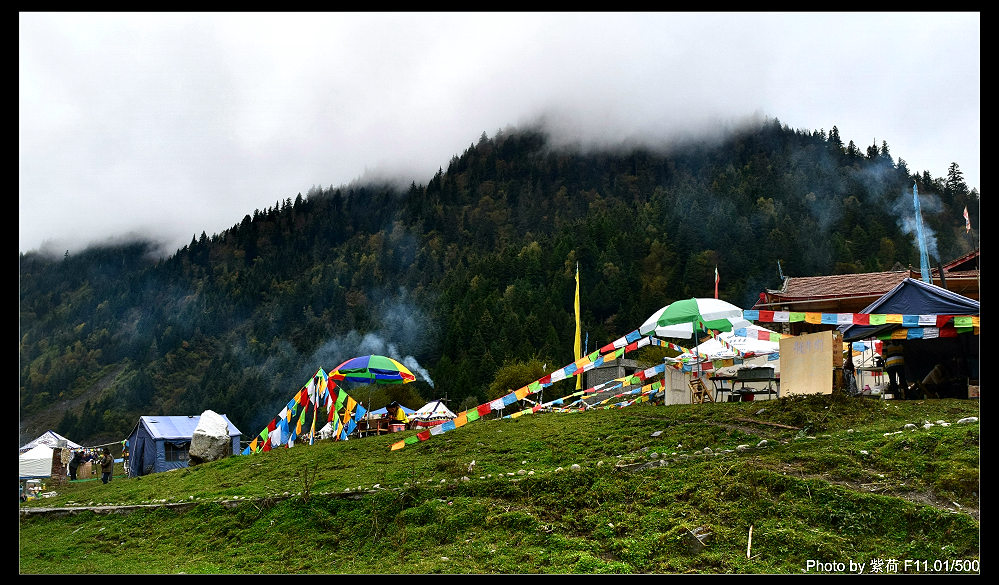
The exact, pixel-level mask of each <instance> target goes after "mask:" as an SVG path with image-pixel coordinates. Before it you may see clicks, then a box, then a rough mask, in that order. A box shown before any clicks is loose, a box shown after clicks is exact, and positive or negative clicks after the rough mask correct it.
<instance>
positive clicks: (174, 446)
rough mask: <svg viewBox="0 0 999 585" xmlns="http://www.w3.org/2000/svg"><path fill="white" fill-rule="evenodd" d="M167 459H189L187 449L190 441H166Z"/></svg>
mask: <svg viewBox="0 0 999 585" xmlns="http://www.w3.org/2000/svg"><path fill="white" fill-rule="evenodd" d="M164 446H165V447H166V460H167V461H187V450H188V449H189V448H190V447H191V444H190V443H165V444H164Z"/></svg>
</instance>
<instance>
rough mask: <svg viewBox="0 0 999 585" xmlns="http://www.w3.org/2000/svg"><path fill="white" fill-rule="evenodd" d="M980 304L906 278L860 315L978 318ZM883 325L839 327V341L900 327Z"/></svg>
mask: <svg viewBox="0 0 999 585" xmlns="http://www.w3.org/2000/svg"><path fill="white" fill-rule="evenodd" d="M979 307H980V304H979V302H978V301H976V300H974V299H969V298H968V297H966V296H962V295H959V294H957V293H955V292H951V291H949V290H947V289H945V288H942V287H939V286H937V285H935V284H927V283H925V282H923V281H921V280H916V279H914V278H906V279H905V280H903V281H902V282H900V283H898V285H897V286H895V288H893V289H891V290H890V291H888V292H886V293H885V294H884V295H882V296H881V298H879V299H878V300H876V301H874V302H873V303H871V304H870V305H868V306H867V308H865V309H864V310H862V311H860V312H861V313H868V314H900V315H978V314H979V312H980V308H979ZM901 326H902V325H899V324H897V323H892V324H886V325H843V326H841V327H839V328H838V329H839V330H840V331H842V332H843V341H856V340H858V339H867V338H870V337H876V336H877V335H880V334H884V333H887V332H890V331H892V330H893V329H895V328H897V327H901Z"/></svg>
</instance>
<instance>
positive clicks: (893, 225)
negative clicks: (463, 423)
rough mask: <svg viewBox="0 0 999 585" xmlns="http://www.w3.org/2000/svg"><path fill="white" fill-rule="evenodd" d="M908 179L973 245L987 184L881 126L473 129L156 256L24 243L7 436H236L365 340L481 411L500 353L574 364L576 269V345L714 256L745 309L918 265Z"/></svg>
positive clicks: (676, 289) (371, 349)
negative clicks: (146, 430) (619, 139)
mask: <svg viewBox="0 0 999 585" xmlns="http://www.w3.org/2000/svg"><path fill="white" fill-rule="evenodd" d="M431 172H432V171H431ZM428 174H430V173H428ZM914 184H915V185H916V186H917V187H918V190H919V194H920V198H921V205H922V214H923V223H924V228H925V229H926V231H927V233H928V235H929V236H930V243H931V249H930V255H931V261H933V262H934V264H935V263H936V262H937V261H941V262H946V261H948V260H950V259H953V258H956V257H958V256H960V255H961V254H963V253H965V252H966V251H968V250H970V249H971V248H972V247H973V245H974V244H973V243H972V242H973V241H977V236H978V234H977V230H974V231H973V232H972V234H971V235H970V236H969V235H968V234H966V233H965V224H964V218H963V217H962V213H963V210H964V208H965V206H967V208H968V211H969V213H970V214H971V224H972V225H973V226H978V225H979V223H978V214H979V194H978V192H977V190H970V191H969V189H968V186H967V185H966V184H965V182H964V180H963V177H962V175H961V171H960V168H959V166H958V165H957V164H956V163H954V164H951V166H950V169H949V172H948V174H947V176H946V177H942V178H937V177H932V176H930V174H929V173H928V172H922V173H919V172H916V171H914V170H910V169H909V168H907V166H906V164H905V162H904V160H902V159H901V158H895V157H894V156H893V155H892V154H891V153H890V152H889V146H888V144H887V142H881V143H880V144H877V143H874V144H872V145H871V146H868V147H866V149H864V148H862V147H858V146H857V145H855V144H854V142H853V141H852V140H851V141H848V142H847V143H846V144H844V143H843V141H842V139H841V138H840V136H839V131H838V130H837V129H836V127H835V126H834V127H833V128H832V130H830V131H828V132H826V131H824V130H817V131H803V130H796V129H791V128H788V127H787V126H785V125H782V124H781V123H780V122H779V121H777V120H768V121H767V122H765V123H763V124H760V125H757V126H755V127H753V128H751V129H748V130H744V131H741V132H738V133H735V134H732V135H730V136H728V137H726V138H725V139H723V140H718V141H714V142H711V143H687V144H685V145H682V146H674V147H672V148H669V149H665V148H664V149H662V150H653V149H650V148H647V147H642V148H634V149H619V150H616V151H613V152H611V151H609V150H608V151H601V152H597V151H589V150H584V149H572V148H568V147H559V148H554V147H552V146H550V141H549V140H548V138H547V137H546V135H545V133H544V132H543V131H541V130H537V129H518V130H505V131H498V132H497V133H496V134H495V135H494V136H493V137H488V136H487V135H486V134H485V133H483V134H482V136H481V137H480V139H479V140H478V142H476V143H475V144H471V145H469V147H468V148H467V149H466V150H465V151H464V152H463V153H461V154H460V155H456V156H454V157H453V158H452V159H451V161H450V162H449V163H448V165H447V167H446V168H444V167H441V168H440V169H439V170H438V171H437V173H436V174H434V175H433V176H432V178H431V179H430V180H429V181H428V182H427V184H426V185H422V184H416V183H413V184H410V185H409V187H408V188H399V187H397V186H394V185H392V184H390V183H385V184H376V183H365V184H360V183H358V184H352V185H348V186H340V187H333V186H330V187H329V188H322V187H314V188H313V189H311V190H310V191H308V192H307V193H306V194H304V195H303V194H298V195H297V196H295V197H293V198H292V197H287V198H284V199H283V200H280V199H279V200H277V201H276V202H275V204H274V206H273V207H270V208H267V209H263V210H255V211H253V212H252V214H247V215H246V216H245V217H243V218H242V220H241V221H239V222H238V223H236V224H235V225H233V226H232V227H231V228H230V229H228V230H225V231H223V232H222V233H218V234H213V235H208V234H205V233H204V232H202V233H201V235H200V236H199V237H195V238H192V240H191V242H190V244H188V245H186V246H184V247H183V248H181V249H180V250H177V251H176V252H175V253H174V254H172V255H169V256H168V257H157V256H156V255H155V253H154V252H155V250H156V249H157V244H156V243H155V242H134V243H131V244H127V245H121V246H117V247H94V248H90V249H88V250H86V251H83V252H80V253H74V254H68V253H67V254H66V255H65V256H63V257H60V258H50V257H46V256H43V255H41V254H39V253H35V252H32V253H27V254H23V253H22V254H20V255H19V277H20V280H19V315H20V322H19V325H20V331H19V346H18V349H19V372H20V384H19V398H20V422H21V425H20V432H21V439H22V441H21V442H22V443H24V442H26V440H30V439H32V438H34V437H35V436H37V435H38V434H40V433H41V432H44V431H45V430H47V429H48V428H52V429H53V430H56V431H57V432H59V433H61V434H63V435H65V436H68V437H70V438H72V439H73V440H75V441H78V442H80V441H87V442H95V441H99V440H116V439H121V438H124V437H125V436H126V435H127V434H128V432H129V431H130V430H131V428H132V427H133V426H134V425H135V423H136V422H137V420H138V416H140V415H145V414H200V413H201V412H203V411H204V410H206V409H211V410H214V411H216V412H219V413H224V414H226V415H227V416H228V417H229V418H230V420H232V421H233V422H234V423H235V424H236V425H237V426H238V427H239V428H240V429H241V430H242V431H243V433H244V435H245V436H251V435H253V434H255V433H256V432H257V431H258V430H260V428H262V426H263V425H265V424H266V423H267V422H268V421H269V420H270V419H271V418H273V417H274V415H275V414H276V413H277V412H278V411H279V410H280V409H281V407H282V406H283V405H284V404H285V403H287V401H288V400H289V399H290V398H291V396H292V395H293V394H294V393H295V392H296V391H297V390H298V389H299V388H300V387H301V386H302V384H303V383H304V382H305V381H307V380H308V379H309V378H310V377H311V376H312V375H313V373H314V372H315V371H316V370H317V369H318V368H320V367H322V368H324V369H327V370H329V369H331V368H334V367H335V366H336V365H338V364H339V363H341V362H343V361H345V360H346V359H348V358H351V357H354V356H356V355H363V354H365V353H381V354H384V355H392V356H393V357H397V359H400V360H402V359H406V362H405V363H407V365H411V366H412V367H411V369H412V370H413V372H414V374H417V379H418V382H416V383H414V384H409V385H407V386H405V387H397V388H394V389H392V390H391V392H390V394H391V396H392V397H395V398H399V399H402V400H403V401H404V403H407V402H408V403H409V404H410V405H414V403H416V404H415V406H419V405H420V404H422V402H420V401H421V400H429V399H434V398H443V397H447V398H448V400H449V403H450V405H451V407H452V409H453V410H454V409H461V408H467V407H469V406H474V405H477V404H480V403H482V402H484V401H485V400H487V399H490V398H494V397H495V396H492V395H491V394H492V393H495V392H497V390H496V389H495V388H493V389H491V386H494V385H493V381H494V380H495V379H496V378H497V376H498V375H500V374H501V373H502V371H503V369H504V368H518V367H529V366H530V367H534V368H537V364H542V366H545V365H546V366H548V367H549V368H550V369H554V368H556V367H561V366H563V365H565V364H566V363H569V362H571V361H572V359H573V354H572V342H573V334H574V318H573V294H574V290H575V280H574V276H575V271H576V266H577V264H578V267H579V273H580V283H581V293H580V296H581V300H582V317H581V320H582V323H583V329H584V330H585V332H586V333H585V335H586V339H587V340H588V348H589V349H590V350H591V351H592V349H593V348H595V347H597V346H599V345H602V344H605V343H607V342H610V341H612V340H613V339H615V338H616V337H618V336H620V335H622V334H624V333H627V332H628V331H631V330H633V329H634V328H636V327H637V326H638V325H639V324H641V323H642V322H643V321H644V320H645V319H646V318H647V317H648V316H649V315H650V314H651V313H652V312H654V311H655V310H656V309H658V308H659V307H661V306H663V305H664V304H666V303H669V302H671V301H673V300H676V299H679V298H685V297H692V296H711V295H713V287H714V271H715V268H716V267H717V269H718V272H719V274H720V275H721V285H720V291H719V292H720V296H721V297H722V298H724V299H726V300H728V301H730V302H733V303H735V304H737V305H740V306H742V307H744V308H748V307H749V306H751V305H752V304H753V303H754V302H755V301H756V299H757V298H758V295H759V293H760V292H761V291H762V290H764V289H765V288H775V287H778V286H779V285H780V276H779V274H780V273H779V272H778V261H780V267H781V268H780V269H781V270H782V272H783V274H785V275H795V276H809V275H824V274H841V273H851V272H869V271H879V270H890V269H892V268H893V267H895V266H903V267H908V266H910V265H913V266H916V267H918V265H919V253H918V250H917V248H916V246H915V240H914V234H913V233H912V230H911V226H910V220H911V218H912V189H913V185H914ZM239 213H240V211H239V210H234V219H238V216H239V215H238V214H239ZM507 390H508V389H507V388H500V389H499V391H501V392H502V393H506V391H507ZM363 392H364V393H367V394H368V395H362V396H358V399H359V400H362V401H365V402H367V401H368V398H369V396H370V392H369V390H367V389H366V390H363ZM566 392H571V389H569V387H568V386H567V388H566ZM388 398H389V394H386V393H385V392H384V391H380V392H379V393H378V394H377V397H376V400H375V403H374V404H372V406H374V407H376V408H377V407H378V406H381V405H382V404H378V403H377V401H378V400H382V401H384V400H387V399H388Z"/></svg>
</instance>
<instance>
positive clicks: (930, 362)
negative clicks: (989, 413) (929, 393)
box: [839, 278, 980, 384]
mask: <svg viewBox="0 0 999 585" xmlns="http://www.w3.org/2000/svg"><path fill="white" fill-rule="evenodd" d="M861 313H868V314H897V315H913V316H920V317H922V316H927V317H931V316H934V315H935V316H937V323H935V325H936V327H928V328H927V329H928V330H930V331H933V335H932V336H928V335H925V334H923V336H922V337H920V338H912V337H910V336H906V337H905V338H901V339H900V341H901V342H902V345H903V346H904V348H905V349H904V356H905V374H906V380H907V381H908V382H910V383H911V382H914V381H920V380H923V379H924V378H925V377H926V376H927V375H928V374H929V373H930V372H931V371H932V370H933V369H934V368H935V367H936V366H937V365H940V364H945V363H952V364H953V365H954V368H953V369H957V370H959V371H958V372H956V373H958V374H959V375H960V376H961V377H964V378H967V379H969V380H974V381H976V382H974V383H975V384H977V380H978V378H979V367H978V356H979V341H978V336H977V335H973V334H972V333H973V331H969V332H967V333H960V332H961V331H962V329H958V328H956V327H955V326H954V323H953V322H952V321H954V319H950V318H949V316H952V315H953V316H962V315H978V314H979V313H980V303H979V302H978V301H976V300H974V299H970V298H968V297H965V296H962V295H959V294H957V293H955V292H952V291H949V290H947V289H945V288H942V287H939V286H936V285H934V284H927V283H925V282H923V281H921V280H916V279H914V278H906V279H905V280H903V281H902V282H901V283H899V284H898V286H896V287H895V288H893V289H892V290H890V291H888V292H887V293H885V294H884V295H883V296H882V297H881V298H879V299H878V300H876V301H874V302H873V303H871V304H870V305H869V306H868V307H866V308H865V309H864V310H863V311H861ZM905 327H908V328H909V329H911V330H915V329H917V328H916V327H912V326H911V325H910V324H905V323H886V324H884V325H867V326H864V325H844V326H841V327H839V330H840V331H842V332H843V341H846V342H852V341H859V340H863V339H871V338H875V337H880V338H883V337H885V336H887V335H890V334H892V332H893V331H896V332H897V330H899V329H900V328H905ZM968 329H971V328H968ZM959 333H960V334H959ZM893 337H894V336H893Z"/></svg>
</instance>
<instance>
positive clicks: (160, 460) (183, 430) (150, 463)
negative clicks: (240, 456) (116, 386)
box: [128, 414, 242, 477]
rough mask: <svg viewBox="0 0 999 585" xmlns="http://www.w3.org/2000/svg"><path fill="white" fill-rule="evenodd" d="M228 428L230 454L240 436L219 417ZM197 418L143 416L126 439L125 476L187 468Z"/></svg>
mask: <svg viewBox="0 0 999 585" xmlns="http://www.w3.org/2000/svg"><path fill="white" fill-rule="evenodd" d="M220 416H221V417H222V418H223V419H225V421H226V424H228V425H229V437H230V438H232V452H233V453H239V452H240V445H239V441H240V437H241V435H242V433H240V432H239V429H237V428H236V426H235V425H233V424H232V422H231V421H230V420H229V419H228V418H227V417H226V416H225V415H224V414H223V415H220ZM200 421H201V416H200V415H197V416H143V417H140V418H139V422H138V423H137V424H136V425H135V428H134V429H132V432H131V433H130V434H129V436H128V445H129V449H130V458H129V465H128V475H129V476H130V477H136V476H139V475H148V474H150V473H158V472H160V471H169V470H171V469H179V468H182V467H187V465H188V449H190V447H191V438H192V437H193V436H194V430H195V429H197V428H198V423H199V422H200Z"/></svg>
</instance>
